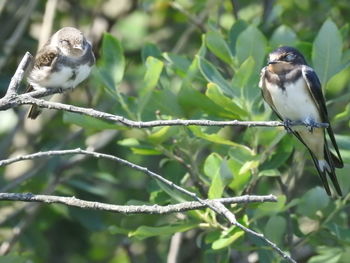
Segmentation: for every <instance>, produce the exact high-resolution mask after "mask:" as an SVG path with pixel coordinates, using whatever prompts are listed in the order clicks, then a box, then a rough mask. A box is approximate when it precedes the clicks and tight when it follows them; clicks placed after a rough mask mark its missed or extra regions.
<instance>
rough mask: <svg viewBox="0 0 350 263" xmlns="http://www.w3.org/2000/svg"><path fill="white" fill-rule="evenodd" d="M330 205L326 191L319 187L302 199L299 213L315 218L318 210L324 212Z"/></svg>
mask: <svg viewBox="0 0 350 263" xmlns="http://www.w3.org/2000/svg"><path fill="white" fill-rule="evenodd" d="M328 203H329V197H328V195H327V194H326V191H325V190H324V189H323V188H321V187H319V186H317V187H315V188H313V189H310V190H309V191H307V192H306V193H305V194H304V195H303V196H302V198H301V200H300V202H299V204H298V207H297V211H298V213H300V214H302V215H304V216H309V217H312V216H315V213H316V212H317V211H318V210H322V209H324V208H326V207H327V205H328Z"/></svg>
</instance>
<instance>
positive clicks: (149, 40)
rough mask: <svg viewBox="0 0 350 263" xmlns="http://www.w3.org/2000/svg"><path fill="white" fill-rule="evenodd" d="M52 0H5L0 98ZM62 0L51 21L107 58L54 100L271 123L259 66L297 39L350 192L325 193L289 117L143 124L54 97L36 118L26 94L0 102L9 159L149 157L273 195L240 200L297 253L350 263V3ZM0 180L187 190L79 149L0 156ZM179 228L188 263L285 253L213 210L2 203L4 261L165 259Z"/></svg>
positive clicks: (133, 192)
mask: <svg viewBox="0 0 350 263" xmlns="http://www.w3.org/2000/svg"><path fill="white" fill-rule="evenodd" d="M46 3H47V1H38V0H27V1H25V0H11V1H10V0H7V1H6V0H0V24H1V33H0V96H3V95H4V94H5V92H6V90H7V87H8V84H9V82H10V79H11V77H12V75H13V73H14V71H15V70H16V68H17V65H18V63H19V61H20V59H21V58H22V56H23V55H24V54H25V52H26V51H29V52H31V53H32V54H35V53H36V50H37V49H38V39H39V37H40V35H41V32H42V26H43V17H44V14H45V10H46V9H45V8H46ZM54 10H55V18H54V19H53V25H52V31H53V32H55V31H57V30H58V29H59V28H61V27H63V26H75V27H77V28H79V29H81V30H82V31H83V32H84V33H85V35H86V36H87V37H88V39H90V41H91V42H92V43H93V45H94V52H95V55H96V58H97V65H96V67H95V68H94V69H93V72H92V74H91V76H90V77H89V79H88V80H87V81H85V82H83V83H82V84H81V85H80V86H79V87H78V88H77V89H76V90H74V91H73V92H71V93H69V94H68V93H65V94H64V95H60V96H57V98H56V100H60V101H63V102H65V103H69V104H73V105H77V106H81V107H93V108H95V109H98V110H101V111H105V112H109V113H112V114H116V115H121V116H124V117H126V118H129V119H133V120H142V121H147V120H156V119H177V118H183V119H210V120H233V119H238V120H247V121H248V120H254V121H256V120H276V119H277V118H276V116H275V115H274V114H272V113H271V110H270V109H269V108H268V107H266V106H265V105H264V103H263V100H262V97H261V94H260V89H259V88H258V80H259V74H260V70H261V68H262V67H263V66H264V65H265V61H266V55H267V54H268V52H270V51H272V50H273V49H274V48H276V47H278V46H280V45H290V46H294V47H296V48H298V49H299V50H300V51H301V52H302V53H303V54H304V55H305V57H306V58H307V61H308V63H309V64H310V66H312V67H313V68H314V69H315V70H316V72H317V73H318V75H319V78H320V80H321V82H322V84H323V90H324V93H325V96H326V100H327V106H328V109H329V115H330V119H331V122H332V126H333V128H334V131H335V133H336V139H337V141H338V145H339V147H340V150H341V153H342V156H343V159H344V161H345V167H344V168H343V169H339V170H337V175H338V178H339V181H340V184H341V187H342V189H343V192H344V198H343V199H330V198H329V197H328V196H327V195H326V193H325V191H324V190H323V188H322V185H321V181H320V180H319V178H318V176H317V172H316V169H315V168H314V166H313V163H312V161H311V159H310V157H309V155H308V153H307V151H306V150H305V149H304V147H303V146H302V145H301V144H300V143H299V142H297V140H296V139H295V138H294V137H293V136H291V135H288V134H286V133H285V131H284V129H283V128H254V127H252V128H244V127H225V128H220V127H198V126H192V127H157V128H152V129H138V128H127V127H123V126H121V125H118V124H111V123H107V122H104V121H101V120H96V119H93V118H89V117H86V116H82V115H77V114H72V113H67V112H65V113H63V112H57V111H54V110H45V111H44V112H43V114H42V115H41V116H40V117H39V118H38V119H37V120H35V121H32V120H30V121H29V120H27V119H26V111H27V109H28V107H18V108H14V109H11V110H7V111H1V112H0V120H1V121H0V123H1V125H0V157H1V159H6V158H9V157H11V156H17V155H21V154H28V153H34V152H37V151H45V150H53V149H72V148H76V147H81V148H88V149H91V150H96V151H99V152H104V153H108V154H112V155H115V156H118V157H121V158H124V159H127V160H129V161H131V162H134V163H136V164H139V165H142V166H145V167H147V168H149V169H150V170H152V171H155V172H157V173H159V174H161V175H162V176H164V177H165V178H167V179H169V180H171V181H173V182H175V183H177V184H179V185H181V186H183V187H185V188H187V189H189V190H191V191H193V192H196V193H197V194H198V195H199V196H201V197H202V198H219V197H230V196H239V195H243V194H261V195H262V194H275V195H276V196H277V197H278V203H265V204H249V205H233V206H231V207H230V209H231V211H232V212H233V213H234V214H235V215H236V217H237V219H238V220H239V221H240V222H241V223H242V224H244V225H246V226H247V227H249V228H251V229H254V230H255V231H257V232H260V233H263V234H265V236H266V237H267V238H269V239H270V240H272V241H273V242H275V243H276V244H277V245H278V246H279V247H280V248H281V249H282V250H284V251H288V252H289V253H291V255H292V257H293V258H294V259H296V260H297V262H310V263H318V262H331V263H333V262H334V263H335V262H348V258H349V256H350V231H349V205H348V204H349V202H348V199H349V196H350V195H349V190H350V180H349V171H350V167H349V163H350V143H349V142H350V133H349V112H350V106H349V98H350V92H349V88H350V86H349V78H350V74H349V73H350V69H349V65H350V64H349V63H350V49H349V43H350V41H349V40H350V34H349V17H350V5H349V2H348V1H347V0H339V1H334V0H323V1H320V0H291V1H283V0H276V1H273V0H264V1H252V0H251V1H239V0H231V1H228V0H225V1H214V0H198V1H195V0H193V1H188V0H187V1H185V0H177V1H169V0H145V1H132V0H129V1H128V0H123V1H122V0H110V1H103V0H87V1H74V0H59V1H58V2H57V6H56V7H55V8H54ZM46 13H47V12H46ZM46 26H47V24H46ZM24 89H25V83H23V87H22V88H21V91H24ZM0 192H16V193H17V192H18V193H22V192H32V193H35V194H39V193H44V194H54V195H60V196H75V197H77V198H81V199H86V200H90V201H100V202H106V203H113V204H121V205H123V204H124V205H128V204H159V205H167V204H171V203H178V202H180V201H182V200H184V196H182V195H180V194H179V193H178V192H176V191H175V190H173V189H168V188H165V187H164V186H163V185H161V184H159V183H157V182H155V181H154V180H152V179H150V178H149V177H147V176H146V175H144V174H142V173H140V172H137V171H135V170H132V169H130V168H126V167H123V166H121V165H118V164H116V163H112V162H110V161H106V160H102V159H101V160H96V159H91V158H87V157H84V156H66V157H55V158H50V159H37V160H35V161H25V162H19V163H15V164H12V165H9V166H6V167H1V168H0ZM187 200H189V199H188V198H187ZM18 230H19V231H18ZM14 231H18V233H19V234H18V235H16V234H15V232H14ZM175 239H179V240H180V243H179V245H178V247H177V248H178V253H177V262H238V263H245V262H282V260H281V258H280V257H279V256H278V255H277V254H276V253H275V252H274V251H272V249H271V248H270V247H267V246H266V244H264V243H262V242H261V241H259V240H257V239H255V238H253V237H252V236H249V235H247V234H244V233H243V232H242V231H240V230H238V229H236V228H231V227H229V226H228V225H227V223H226V222H225V221H224V220H223V219H222V218H220V217H216V216H215V214H213V213H212V212H211V211H209V210H198V211H192V212H187V213H183V214H170V215H159V216H158V215H129V216H126V215H121V214H113V213H107V212H101V211H90V210H82V209H78V208H71V207H67V206H64V205H43V206H38V205H35V204H29V203H20V202H4V201H2V202H1V203H0V242H1V245H0V251H2V252H3V256H1V257H0V262H1V263H2V262H39V263H40V262H53V263H55V262H57V263H58V262H72V263H73V262H74V263H76V262H77V263H79V262H108V263H116V262H166V261H167V259H168V256H169V247H170V244H174V242H175ZM8 242H10V243H8ZM8 244H10V245H9V247H8V248H7V249H6V246H7V245H8ZM4 251H5V252H4ZM168 262H175V261H170V260H168Z"/></svg>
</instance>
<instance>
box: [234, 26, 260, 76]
mask: <svg viewBox="0 0 350 263" xmlns="http://www.w3.org/2000/svg"><path fill="white" fill-rule="evenodd" d="M265 49H266V39H265V37H264V35H263V34H262V33H261V32H260V30H259V29H257V28H256V27H255V26H252V25H251V26H249V27H248V28H247V29H245V30H244V31H243V32H242V33H241V34H240V35H239V36H238V39H237V42H236V56H237V57H238V60H239V62H240V63H243V62H244V61H245V60H246V59H247V58H249V57H252V58H253V59H254V61H255V63H256V65H255V70H256V71H259V70H260V68H261V66H262V62H263V60H264V58H265Z"/></svg>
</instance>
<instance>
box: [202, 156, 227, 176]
mask: <svg viewBox="0 0 350 263" xmlns="http://www.w3.org/2000/svg"><path fill="white" fill-rule="evenodd" d="M221 162H222V157H221V156H220V155H219V154H217V153H215V152H214V153H211V154H210V155H209V156H208V157H207V158H206V159H205V162H204V167H203V169H204V173H205V175H206V176H208V177H209V178H211V179H213V178H214V177H215V174H216V173H218V172H219V171H220V164H221Z"/></svg>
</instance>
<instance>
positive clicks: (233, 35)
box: [228, 20, 248, 55]
mask: <svg viewBox="0 0 350 263" xmlns="http://www.w3.org/2000/svg"><path fill="white" fill-rule="evenodd" d="M247 27H248V24H247V22H245V21H244V20H237V21H236V23H234V24H233V25H232V27H231V29H230V32H229V33H228V42H229V47H230V49H231V53H232V54H233V55H234V54H235V53H236V42H237V38H238V36H239V35H240V34H241V33H242V32H243V31H244V30H245V29H246V28H247Z"/></svg>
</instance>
